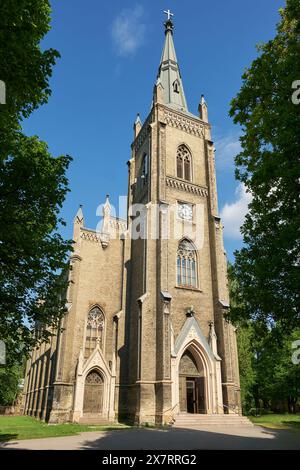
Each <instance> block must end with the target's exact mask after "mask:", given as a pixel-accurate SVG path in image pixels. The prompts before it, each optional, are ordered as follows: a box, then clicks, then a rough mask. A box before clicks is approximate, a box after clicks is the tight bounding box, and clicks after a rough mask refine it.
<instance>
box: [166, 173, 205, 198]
mask: <svg viewBox="0 0 300 470" xmlns="http://www.w3.org/2000/svg"><path fill="white" fill-rule="evenodd" d="M166 185H167V186H168V187H169V188H174V189H178V190H179V191H185V192H187V193H192V194H196V195H197V196H203V197H207V196H208V191H207V189H206V188H203V187H202V186H198V185H197V184H193V183H188V182H187V181H182V180H180V179H178V178H172V177H170V176H167V177H166Z"/></svg>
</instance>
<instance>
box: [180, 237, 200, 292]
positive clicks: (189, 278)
mask: <svg viewBox="0 0 300 470" xmlns="http://www.w3.org/2000/svg"><path fill="white" fill-rule="evenodd" d="M177 285H178V286H186V287H197V256H196V251H195V248H194V246H193V245H192V243H191V242H189V241H188V240H182V241H181V242H180V243H179V246H178V250H177Z"/></svg>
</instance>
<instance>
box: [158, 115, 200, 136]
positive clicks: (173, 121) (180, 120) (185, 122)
mask: <svg viewBox="0 0 300 470" xmlns="http://www.w3.org/2000/svg"><path fill="white" fill-rule="evenodd" d="M164 116H165V121H166V124H168V125H169V126H171V127H176V129H180V130H182V131H185V132H187V133H188V134H192V135H196V136H198V137H201V136H204V126H203V125H202V124H200V123H198V122H196V121H193V120H192V119H189V118H188V117H185V116H181V115H180V114H177V113H172V111H169V110H167V109H165V110H164Z"/></svg>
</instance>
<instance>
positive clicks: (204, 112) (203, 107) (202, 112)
mask: <svg viewBox="0 0 300 470" xmlns="http://www.w3.org/2000/svg"><path fill="white" fill-rule="evenodd" d="M198 111H199V116H200V119H202V121H205V122H208V109H207V104H206V101H205V98H204V95H201V100H200V103H199V106H198Z"/></svg>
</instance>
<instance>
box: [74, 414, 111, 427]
mask: <svg viewBox="0 0 300 470" xmlns="http://www.w3.org/2000/svg"><path fill="white" fill-rule="evenodd" d="M78 423H79V424H86V425H93V426H95V425H101V426H108V425H110V424H111V422H109V421H108V420H107V419H105V418H101V416H99V417H98V416H82V417H81V418H79V421H78Z"/></svg>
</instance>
